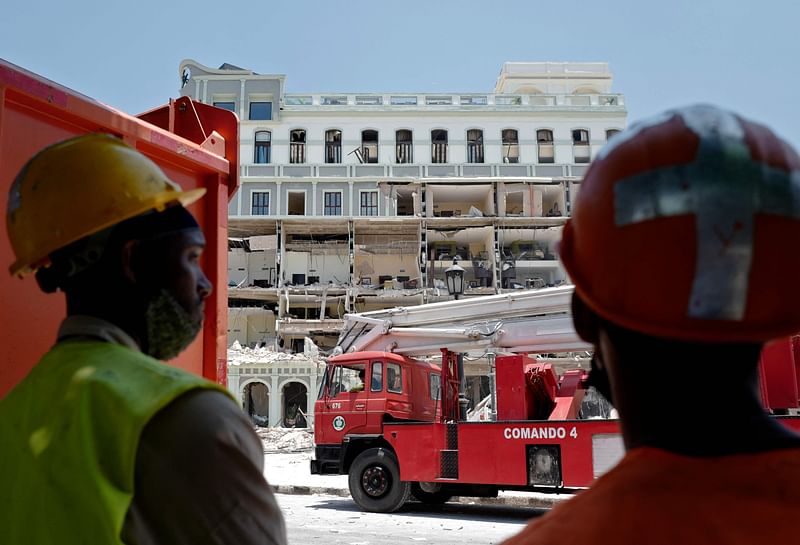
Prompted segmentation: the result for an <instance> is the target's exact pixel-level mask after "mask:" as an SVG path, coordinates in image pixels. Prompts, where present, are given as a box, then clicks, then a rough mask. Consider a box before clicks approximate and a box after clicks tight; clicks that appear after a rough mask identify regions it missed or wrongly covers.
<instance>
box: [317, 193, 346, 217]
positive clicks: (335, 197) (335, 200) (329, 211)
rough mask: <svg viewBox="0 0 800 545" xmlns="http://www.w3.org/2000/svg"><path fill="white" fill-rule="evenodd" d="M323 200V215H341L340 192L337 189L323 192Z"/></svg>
mask: <svg viewBox="0 0 800 545" xmlns="http://www.w3.org/2000/svg"><path fill="white" fill-rule="evenodd" d="M323 200H324V203H325V209H324V210H323V212H322V213H323V215H325V216H341V215H342V193H341V192H339V191H326V192H325V193H323Z"/></svg>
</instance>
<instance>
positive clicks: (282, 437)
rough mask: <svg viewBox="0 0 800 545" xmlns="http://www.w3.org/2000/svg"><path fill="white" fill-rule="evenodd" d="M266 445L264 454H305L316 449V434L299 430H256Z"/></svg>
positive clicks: (306, 430) (307, 430)
mask: <svg viewBox="0 0 800 545" xmlns="http://www.w3.org/2000/svg"><path fill="white" fill-rule="evenodd" d="M255 430H256V434H257V435H258V437H259V439H261V443H262V444H263V445H264V454H268V453H274V452H304V451H310V450H311V449H312V448H313V447H314V433H313V432H312V431H311V430H309V429H298V428H256V429H255Z"/></svg>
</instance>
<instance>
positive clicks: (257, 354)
mask: <svg viewBox="0 0 800 545" xmlns="http://www.w3.org/2000/svg"><path fill="white" fill-rule="evenodd" d="M312 344H313V343H312ZM314 348H316V347H314ZM318 357H319V350H318V349H317V353H316V354H315V353H314V351H313V348H312V349H311V350H309V351H308V352H304V353H303V354H291V353H286V352H276V351H275V349H274V348H273V347H272V346H262V347H258V348H249V347H246V346H242V345H241V344H239V341H233V344H232V345H231V346H230V347H229V348H228V365H242V364H248V363H265V364H269V363H273V362H281V363H284V362H293V361H297V362H307V361H308V360H309V359H318Z"/></svg>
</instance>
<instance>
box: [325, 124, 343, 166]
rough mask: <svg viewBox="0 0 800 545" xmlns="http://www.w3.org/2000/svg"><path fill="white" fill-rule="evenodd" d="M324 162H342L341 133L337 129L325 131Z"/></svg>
mask: <svg viewBox="0 0 800 545" xmlns="http://www.w3.org/2000/svg"><path fill="white" fill-rule="evenodd" d="M325 162H326V163H341V162H342V131H340V130H337V129H331V130H328V131H325Z"/></svg>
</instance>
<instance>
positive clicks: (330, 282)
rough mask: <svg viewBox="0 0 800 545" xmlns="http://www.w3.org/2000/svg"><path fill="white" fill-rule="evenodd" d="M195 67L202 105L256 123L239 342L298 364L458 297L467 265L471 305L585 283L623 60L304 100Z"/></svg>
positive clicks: (234, 217) (242, 231) (234, 276)
mask: <svg viewBox="0 0 800 545" xmlns="http://www.w3.org/2000/svg"><path fill="white" fill-rule="evenodd" d="M180 69H181V74H182V78H183V81H184V87H183V89H182V94H183V95H184V96H191V97H192V98H194V99H196V100H200V101H202V102H205V103H208V104H214V105H216V106H218V107H221V108H227V109H230V110H231V111H234V112H235V113H236V114H237V115H238V116H239V119H240V121H241V125H240V147H241V149H240V157H241V163H242V164H241V177H240V180H241V187H240V189H239V191H238V192H237V194H236V196H235V197H234V199H233V200H232V201H231V203H230V207H229V236H230V237H231V239H230V241H229V248H230V252H229V307H230V310H229V319H228V328H229V329H228V336H229V344H232V343H233V342H234V341H237V342H238V343H239V344H241V345H242V346H245V347H247V346H249V347H257V346H272V347H273V348H274V349H275V350H276V351H283V352H290V353H300V352H302V351H303V348H304V339H305V338H309V339H311V340H313V342H314V343H315V344H316V345H317V346H319V347H320V349H321V350H323V351H325V350H327V349H330V348H332V347H333V346H335V344H336V340H337V338H338V335H339V331H340V328H341V325H342V317H343V316H344V315H345V314H346V313H349V312H363V311H368V310H378V309H382V308H389V307H395V306H411V305H418V304H423V303H428V302H436V301H443V300H446V299H448V298H450V297H451V296H450V295H449V294H448V292H447V289H446V288H445V274H444V272H445V270H446V269H447V268H448V267H450V266H451V265H452V264H453V262H454V261H455V262H457V263H458V265H460V266H461V267H463V268H464V269H465V282H466V290H465V294H464V296H465V297H470V296H477V295H485V294H494V293H502V292H505V291H512V290H519V289H537V288H542V287H546V286H556V285H559V284H561V283H564V282H566V281H568V279H567V277H566V273H565V272H564V269H563V267H562V266H561V265H560V263H559V261H558V248H557V241H558V240H559V239H560V236H561V229H562V227H563V225H564V223H565V222H566V219H567V218H568V217H569V215H570V211H571V209H572V205H573V203H574V201H575V196H576V195H577V193H578V192H579V191H580V183H581V177H582V176H583V175H584V173H585V172H586V169H587V168H588V163H589V162H590V161H591V159H592V158H593V157H594V156H595V155H596V154H597V152H598V151H599V150H600V149H601V148H602V147H603V146H604V145H605V144H606V142H607V141H608V140H609V139H610V138H612V137H613V136H614V135H615V134H616V133H618V132H619V131H621V130H622V129H624V128H625V126H626V123H627V113H626V108H625V102H624V97H623V96H622V95H621V94H618V93H614V92H612V89H611V87H612V74H611V72H610V71H609V68H608V65H607V64H606V63H548V62H530V63H527V62H522V63H505V64H504V65H503V66H502V69H501V71H500V74H499V77H498V78H497V80H496V83H495V86H494V90H493V91H492V92H487V93H424V92H422V93H383V92H364V93H287V92H285V89H284V87H285V82H286V77H285V76H283V75H264V74H257V73H255V72H253V71H251V70H245V69H241V68H238V67H236V66H232V65H229V64H225V65H223V66H222V67H220V68H219V69H214V68H209V67H207V66H203V65H202V64H200V63H197V62H195V61H192V60H186V61H183V62H182V63H181V67H180ZM309 365H311V364H309ZM473 369H474V370H473V371H469V370H468V373H473V375H475V379H474V380H473V384H472V388H473V389H474V390H476V396H477V395H478V392H477V391H482V390H483V389H484V388H483V387H482V383H481V381H482V380H483V379H481V378H480V375H481V371H480V369H481V364H480V362H477V363H476V364H475V365H474V366H473ZM264 383H265V386H266V388H267V389H269V388H272V387H273V386H272V383H271V382H270V381H264ZM308 386H309V387H310V386H311V384H308ZM234 390H235V391H236V393H237V394H238V395H240V396H244V393H243V391H240V390H241V388H240V387H238V386H237V388H235V389H234ZM314 394H315V392H313V393H311V396H312V398H313V396H314ZM265 395H266V392H265ZM243 399H244V398H243ZM312 405H313V402H312V401H311V400H309V401H308V403H307V406H308V407H309V408H310V407H311V406H312Z"/></svg>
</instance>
